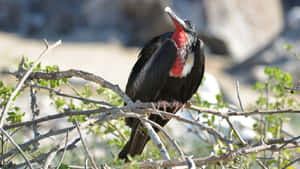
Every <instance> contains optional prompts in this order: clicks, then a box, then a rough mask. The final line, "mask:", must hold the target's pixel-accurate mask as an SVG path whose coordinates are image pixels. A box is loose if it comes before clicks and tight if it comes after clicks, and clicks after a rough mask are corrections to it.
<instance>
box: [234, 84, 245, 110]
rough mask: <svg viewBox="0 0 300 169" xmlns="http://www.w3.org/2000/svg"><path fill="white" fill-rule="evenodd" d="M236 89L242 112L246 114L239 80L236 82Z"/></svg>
mask: <svg viewBox="0 0 300 169" xmlns="http://www.w3.org/2000/svg"><path fill="white" fill-rule="evenodd" d="M235 87H236V95H237V98H238V101H239V104H240V107H241V110H242V112H244V107H243V103H242V100H241V97H240V83H239V81H238V80H237V81H235Z"/></svg>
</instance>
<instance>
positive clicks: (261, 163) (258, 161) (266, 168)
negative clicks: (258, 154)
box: [255, 159, 268, 169]
mask: <svg viewBox="0 0 300 169" xmlns="http://www.w3.org/2000/svg"><path fill="white" fill-rule="evenodd" d="M255 161H256V163H257V164H258V165H259V166H260V167H261V168H262V169H268V167H267V166H265V165H264V163H263V162H261V161H260V160H259V159H256V160H255Z"/></svg>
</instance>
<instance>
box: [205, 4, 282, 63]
mask: <svg viewBox="0 0 300 169" xmlns="http://www.w3.org/2000/svg"><path fill="white" fill-rule="evenodd" d="M204 2H205V3H204V4H205V9H206V16H207V18H206V21H207V23H206V24H207V31H208V32H210V33H211V34H213V35H215V36H216V37H219V38H221V39H223V40H224V41H225V42H226V44H227V46H228V48H229V51H230V53H231V55H232V56H233V58H234V59H235V60H236V61H238V62H241V61H243V60H245V59H247V58H248V57H249V56H251V54H253V53H254V52H255V51H257V50H258V49H259V48H261V46H264V45H266V44H267V43H268V42H270V40H271V39H272V38H274V37H275V36H277V35H278V33H279V32H280V31H281V30H282V27H283V13H282V9H281V8H282V7H281V3H280V1H279V0H265V1H261V0H244V1H239V0H227V1H218V0H205V1H204Z"/></svg>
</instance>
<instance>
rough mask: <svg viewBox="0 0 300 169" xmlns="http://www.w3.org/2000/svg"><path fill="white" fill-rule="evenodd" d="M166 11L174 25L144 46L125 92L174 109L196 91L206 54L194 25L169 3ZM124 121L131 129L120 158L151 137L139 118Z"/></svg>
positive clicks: (139, 149)
mask: <svg viewBox="0 0 300 169" xmlns="http://www.w3.org/2000/svg"><path fill="white" fill-rule="evenodd" d="M165 12H166V13H167V14H168V15H169V16H170V18H171V19H172V21H173V23H174V24H175V27H176V29H175V31H174V32H167V33H164V34H162V35H159V36H157V37H154V38H153V39H152V40H150V41H149V42H148V43H147V44H146V45H145V46H144V48H143V49H142V50H141V52H140V53H139V57H138V60H137V62H136V63H135V65H134V67H133V68H132V71H131V74H130V76H129V79H128V82H127V86H126V94H127V95H128V96H129V97H130V98H131V99H132V100H133V101H138V100H139V101H141V102H158V105H159V108H160V110H163V111H167V112H171V113H175V112H176V111H177V110H178V108H179V107H182V106H183V105H184V104H185V103H186V102H187V101H188V100H189V99H190V98H191V97H192V96H193V94H194V93H195V92H196V91H197V88H198V87H199V85H200V83H201V80H202V77H203V73H204V64H205V63H204V62H205V56H204V49H203V42H202V41H201V40H200V39H199V37H198V35H197V31H196V29H195V26H194V25H193V24H192V23H191V22H190V21H188V20H182V19H181V18H179V17H178V16H177V15H176V14H175V13H174V12H173V11H172V10H171V8H170V7H166V8H165ZM167 102H169V103H171V104H166V103H167ZM149 119H150V120H152V121H154V122H156V123H157V124H159V125H161V126H164V125H165V124H166V123H167V122H168V121H169V119H165V118H162V117H161V116H159V115H150V116H149ZM125 121H126V124H127V125H128V126H130V127H131V128H132V130H131V136H130V139H129V141H128V142H127V143H126V145H125V147H124V148H123V150H122V151H121V152H120V153H119V158H121V159H125V160H126V161H128V157H127V156H128V155H130V156H132V157H133V156H134V155H137V154H141V153H142V152H143V149H144V147H145V145H146V143H147V142H148V141H149V139H150V137H149V136H148V135H147V133H146V131H145V129H144V127H143V125H142V124H141V122H140V121H139V120H138V119H135V118H127V119H126V120H125ZM155 130H156V131H158V129H157V128H155Z"/></svg>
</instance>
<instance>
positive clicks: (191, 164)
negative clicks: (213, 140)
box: [186, 157, 196, 169]
mask: <svg viewBox="0 0 300 169" xmlns="http://www.w3.org/2000/svg"><path fill="white" fill-rule="evenodd" d="M186 161H187V163H188V169H196V164H195V162H194V161H193V159H192V158H191V157H186Z"/></svg>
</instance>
